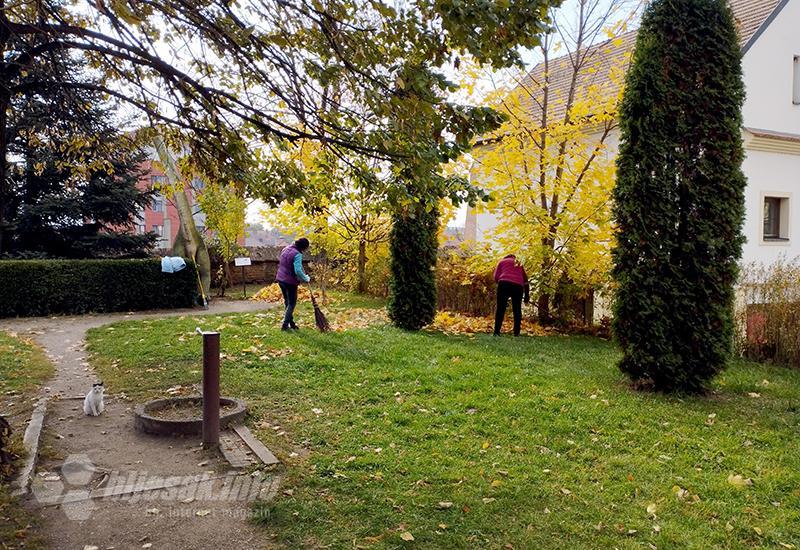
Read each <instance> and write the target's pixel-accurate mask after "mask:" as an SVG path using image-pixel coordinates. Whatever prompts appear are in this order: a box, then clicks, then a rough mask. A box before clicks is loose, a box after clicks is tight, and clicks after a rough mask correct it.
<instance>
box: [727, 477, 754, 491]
mask: <svg viewBox="0 0 800 550" xmlns="http://www.w3.org/2000/svg"><path fill="white" fill-rule="evenodd" d="M728 483H730V484H731V485H733V486H734V487H736V488H738V489H744V488H745V487H748V486H750V485H752V484H753V480H752V479H750V478H749V477H748V478H744V477H742V476H740V475H739V474H736V475H733V474H731V475H729V476H728Z"/></svg>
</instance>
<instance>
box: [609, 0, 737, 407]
mask: <svg viewBox="0 0 800 550" xmlns="http://www.w3.org/2000/svg"><path fill="white" fill-rule="evenodd" d="M741 56H742V53H741V49H740V45H739V38H738V36H737V32H736V26H735V24H734V18H733V14H732V12H731V10H730V8H729V7H728V5H727V3H726V1H725V0H654V1H653V2H652V3H651V4H650V5H649V6H648V8H647V9H646V11H645V14H644V16H643V19H642V25H641V28H640V30H639V34H638V38H637V42H636V50H635V54H634V56H633V60H632V65H631V68H630V71H629V73H628V77H627V86H626V90H625V96H624V99H623V102H622V108H621V120H620V127H621V138H622V139H621V144H620V154H619V157H618V160H617V168H618V174H617V184H616V188H615V191H614V203H615V205H614V215H615V219H616V223H617V228H618V233H617V240H618V245H617V247H616V250H615V252H614V262H615V265H614V277H615V279H616V281H617V284H618V290H617V295H616V305H615V319H614V329H615V333H616V336H617V338H618V339H619V342H620V344H621V346H622V349H623V352H624V356H623V359H622V361H621V363H620V368H621V369H622V370H623V371H624V372H625V373H627V374H628V375H629V376H630V377H631V378H632V379H633V380H635V381H642V382H647V383H651V384H652V385H653V386H654V387H655V388H657V389H660V390H665V391H676V390H679V391H689V392H696V391H702V390H703V389H704V388H705V387H706V384H707V382H708V381H709V380H710V379H711V378H712V377H713V376H714V375H715V374H716V373H718V372H719V371H720V370H721V369H722V368H723V367H724V365H725V362H726V359H727V358H728V355H729V351H730V348H731V337H732V308H733V300H734V288H733V285H734V283H735V280H736V277H737V265H738V259H739V257H740V255H741V247H742V242H743V237H742V233H741V226H742V221H743V218H744V189H745V185H746V181H745V177H744V175H743V173H742V170H741V163H742V159H743V155H744V154H743V147H742V137H741V126H742V115H741V108H742V103H743V101H744V88H743V84H742V69H741Z"/></svg>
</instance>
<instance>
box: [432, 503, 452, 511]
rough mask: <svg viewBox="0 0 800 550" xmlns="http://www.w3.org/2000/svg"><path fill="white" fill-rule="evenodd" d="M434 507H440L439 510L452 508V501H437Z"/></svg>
mask: <svg viewBox="0 0 800 550" xmlns="http://www.w3.org/2000/svg"><path fill="white" fill-rule="evenodd" d="M436 507H437V508H438V509H440V510H447V509H448V508H452V507H453V503H452V502H444V501H443V502H440V503H438V504H437V505H436Z"/></svg>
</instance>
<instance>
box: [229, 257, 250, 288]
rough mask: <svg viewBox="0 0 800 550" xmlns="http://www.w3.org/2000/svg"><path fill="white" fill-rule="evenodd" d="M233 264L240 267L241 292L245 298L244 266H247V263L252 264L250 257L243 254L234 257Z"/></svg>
mask: <svg viewBox="0 0 800 550" xmlns="http://www.w3.org/2000/svg"><path fill="white" fill-rule="evenodd" d="M233 264H234V265H235V266H236V267H241V268H242V294H243V295H244V297H245V298H247V281H246V280H245V278H244V268H245V267H247V266H248V265H253V263H252V262H251V261H250V258H248V257H246V256H243V257H241V258H234V259H233Z"/></svg>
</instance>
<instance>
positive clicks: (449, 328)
mask: <svg viewBox="0 0 800 550" xmlns="http://www.w3.org/2000/svg"><path fill="white" fill-rule="evenodd" d="M427 328H428V330H433V331H441V332H443V333H445V334H486V333H491V332H492V331H493V330H494V317H490V316H486V317H470V316H469V315H463V314H461V313H453V312H450V311H440V312H438V313H437V314H436V317H435V318H434V319H433V323H431V324H430V325H428V327H427ZM513 330H514V323H513V319H512V317H511V316H510V315H507V316H506V319H505V321H504V322H503V333H505V334H512V333H513ZM520 334H524V335H526V336H545V335H546V334H547V331H546V330H545V329H544V328H543V327H541V326H540V325H539V324H537V323H536V322H534V321H531V320H529V319H523V320H522V329H521V331H520Z"/></svg>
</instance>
